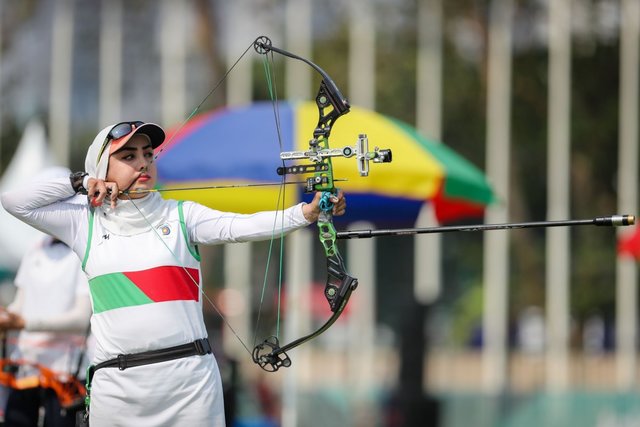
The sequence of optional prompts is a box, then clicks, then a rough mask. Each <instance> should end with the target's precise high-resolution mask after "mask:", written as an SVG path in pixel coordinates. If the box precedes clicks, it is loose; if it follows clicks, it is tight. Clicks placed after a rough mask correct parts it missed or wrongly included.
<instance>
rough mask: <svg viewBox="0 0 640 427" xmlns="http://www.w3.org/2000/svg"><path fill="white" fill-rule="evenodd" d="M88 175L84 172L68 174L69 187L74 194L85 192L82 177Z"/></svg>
mask: <svg viewBox="0 0 640 427" xmlns="http://www.w3.org/2000/svg"><path fill="white" fill-rule="evenodd" d="M87 175H89V174H88V173H86V172H74V173H72V174H71V175H70V176H69V180H70V181H71V187H73V191H75V192H76V194H87V189H86V188H84V185H83V184H84V177H85V176H87Z"/></svg>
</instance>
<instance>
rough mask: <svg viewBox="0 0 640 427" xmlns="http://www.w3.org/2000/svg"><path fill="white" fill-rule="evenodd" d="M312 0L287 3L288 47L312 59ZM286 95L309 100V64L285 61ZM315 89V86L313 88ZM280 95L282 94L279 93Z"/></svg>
mask: <svg viewBox="0 0 640 427" xmlns="http://www.w3.org/2000/svg"><path fill="white" fill-rule="evenodd" d="M311 10H312V6H311V0H288V1H287V3H286V29H287V30H286V47H285V49H286V50H288V51H289V52H291V53H295V54H296V55H298V56H301V57H303V58H307V59H311V47H312V43H311V37H312V34H311V28H312V27H313V23H312V21H311ZM284 64H285V78H286V81H285V96H286V98H287V99H293V100H298V99H302V100H307V99H309V97H310V96H311V94H312V88H311V82H312V78H311V76H312V73H313V72H314V71H313V70H311V67H309V66H308V65H307V64H304V63H303V62H302V61H297V60H294V59H287V60H286V61H285V63H284ZM313 91H315V88H314V89H313ZM313 94H314V95H315V92H313ZM278 96H282V95H281V94H278Z"/></svg>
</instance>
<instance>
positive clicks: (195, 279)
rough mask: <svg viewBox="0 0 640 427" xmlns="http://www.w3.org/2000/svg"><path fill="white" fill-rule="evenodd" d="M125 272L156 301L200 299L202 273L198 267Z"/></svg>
mask: <svg viewBox="0 0 640 427" xmlns="http://www.w3.org/2000/svg"><path fill="white" fill-rule="evenodd" d="M123 274H124V275H125V276H126V277H127V278H128V279H129V280H131V281H132V282H133V283H134V284H135V285H136V286H137V287H138V288H140V290H141V291H142V292H144V293H145V294H146V295H147V296H148V297H149V298H151V299H152V300H153V301H155V302H162V301H185V300H193V301H198V293H199V288H198V285H199V283H200V275H199V273H198V269H196V268H186V267H184V268H183V267H175V266H165V267H155V268H151V269H149V270H143V271H128V272H125V273H123Z"/></svg>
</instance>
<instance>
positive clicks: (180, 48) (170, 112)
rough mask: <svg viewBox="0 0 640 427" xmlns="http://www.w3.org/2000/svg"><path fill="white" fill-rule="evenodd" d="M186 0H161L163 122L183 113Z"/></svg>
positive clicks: (172, 121) (168, 123)
mask: <svg viewBox="0 0 640 427" xmlns="http://www.w3.org/2000/svg"><path fill="white" fill-rule="evenodd" d="M188 5H189V3H188V2H186V1H184V0H162V3H161V21H160V22H161V24H160V40H159V41H160V52H161V70H162V123H163V124H164V125H165V126H173V125H178V124H180V123H181V122H182V121H183V120H184V116H185V114H186V112H187V111H186V108H187V107H186V93H185V91H186V89H185V85H186V64H185V60H186V46H185V31H186V28H185V27H186V17H187V16H186V15H187V7H188Z"/></svg>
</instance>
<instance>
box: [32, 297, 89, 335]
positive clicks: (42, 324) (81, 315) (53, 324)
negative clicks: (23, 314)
mask: <svg viewBox="0 0 640 427" xmlns="http://www.w3.org/2000/svg"><path fill="white" fill-rule="evenodd" d="M90 318H91V301H90V300H89V296H88V295H76V300H75V303H74V305H73V307H72V308H71V310H68V311H66V312H64V313H61V314H58V315H55V316H51V317H43V318H36V317H28V318H25V319H24V322H25V326H24V329H25V330H26V331H30V332H85V331H86V330H87V328H88V327H89V319H90Z"/></svg>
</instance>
